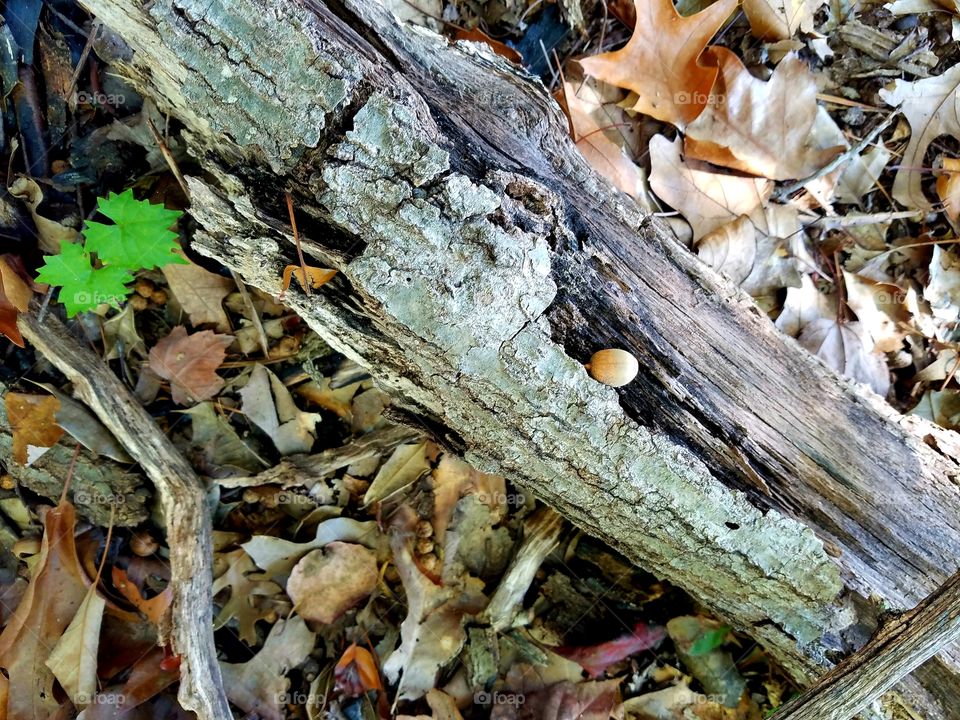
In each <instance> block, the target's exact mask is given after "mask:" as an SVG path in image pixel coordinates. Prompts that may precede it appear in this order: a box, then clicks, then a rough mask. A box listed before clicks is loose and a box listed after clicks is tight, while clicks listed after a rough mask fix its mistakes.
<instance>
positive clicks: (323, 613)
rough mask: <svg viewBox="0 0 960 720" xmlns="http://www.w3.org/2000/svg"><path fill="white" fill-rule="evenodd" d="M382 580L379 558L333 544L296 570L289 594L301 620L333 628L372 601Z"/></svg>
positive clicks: (305, 559) (315, 552)
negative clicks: (379, 570) (362, 603)
mask: <svg viewBox="0 0 960 720" xmlns="http://www.w3.org/2000/svg"><path fill="white" fill-rule="evenodd" d="M378 577H379V573H378V571H377V557H376V556H375V555H374V554H373V553H372V552H370V551H369V550H367V548H365V547H363V545H355V544H353V543H344V542H332V543H330V544H329V545H327V546H326V547H324V548H323V549H319V550H312V551H310V552H309V553H307V554H306V555H305V556H304V557H303V558H302V559H301V560H300V562H298V563H297V564H296V565H295V566H294V568H293V570H292V571H291V572H290V579H289V580H288V581H287V594H288V595H289V596H290V599H291V600H293V602H294V609H295V610H296V612H297V614H298V615H300V617H302V618H304V619H305V620H315V621H317V622H321V623H324V624H329V623H332V622H333V621H335V620H336V619H337V618H339V617H340V616H341V615H343V614H344V613H345V612H346V611H347V610H349V609H350V608H352V607H354V606H355V605H356V604H358V603H359V602H361V601H363V600H364V599H366V598H367V597H369V596H370V593H372V592H373V591H374V590H375V589H376V587H377V579H378Z"/></svg>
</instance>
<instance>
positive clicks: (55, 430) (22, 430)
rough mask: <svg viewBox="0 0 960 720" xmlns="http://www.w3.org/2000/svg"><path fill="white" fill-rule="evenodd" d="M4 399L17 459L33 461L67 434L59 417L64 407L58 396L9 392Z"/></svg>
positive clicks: (14, 454) (22, 462)
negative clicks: (61, 407) (57, 415)
mask: <svg viewBox="0 0 960 720" xmlns="http://www.w3.org/2000/svg"><path fill="white" fill-rule="evenodd" d="M4 402H5V403H6V406H7V416H8V418H9V421H10V427H11V429H12V430H13V460H14V462H17V463H19V464H20V465H29V464H30V463H32V462H33V461H34V460H36V459H37V458H38V457H40V456H41V455H43V453H44V452H46V451H47V450H48V449H49V448H52V447H53V446H54V445H56V444H57V441H59V440H60V438H61V437H63V428H61V427H60V426H59V425H57V419H56V414H57V411H58V410H59V409H60V401H59V400H57V398H55V397H53V396H51V395H27V394H24V393H17V392H8V393H7V394H6V396H4Z"/></svg>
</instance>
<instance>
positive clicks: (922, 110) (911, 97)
mask: <svg viewBox="0 0 960 720" xmlns="http://www.w3.org/2000/svg"><path fill="white" fill-rule="evenodd" d="M958 87H960V65H954V66H953V67H952V68H950V69H949V70H947V71H946V72H945V73H943V74H942V75H937V76H936V77H930V78H923V79H922V80H917V81H916V82H906V81H904V80H897V81H895V82H894V83H893V87H892V88H891V89H889V90H888V89H883V90H881V91H880V98H881V99H882V100H883V101H884V102H885V103H887V104H888V105H891V106H893V107H899V108H900V110H901V111H902V112H903V115H904V117H906V118H907V122H909V123H910V131H911V134H910V142H909V143H908V144H907V149H906V150H905V151H904V152H903V157H902V158H901V160H900V169H899V170H897V176H896V177H895V178H894V181H893V198H894V199H895V200H896V201H897V202H899V203H901V204H903V205H904V206H906V207H908V208H918V209H920V210H929V209H930V208H931V207H932V206H931V203H930V201H929V200H928V199H927V196H926V195H924V193H923V188H922V187H921V184H920V181H921V179H922V178H923V175H924V167H925V165H924V156H925V155H926V153H927V148H928V147H930V143H932V142H933V141H934V140H935V139H936V138H937V137H939V136H940V135H951V136H953V137H954V138H957V139H960V114H958V112H957V104H958V103H960V96H958V94H957V90H958Z"/></svg>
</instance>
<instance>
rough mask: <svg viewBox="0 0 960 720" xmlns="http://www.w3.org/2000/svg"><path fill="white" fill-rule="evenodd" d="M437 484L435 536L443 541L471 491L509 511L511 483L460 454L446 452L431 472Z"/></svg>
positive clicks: (492, 505) (435, 489)
mask: <svg viewBox="0 0 960 720" xmlns="http://www.w3.org/2000/svg"><path fill="white" fill-rule="evenodd" d="M431 481H432V485H433V536H434V538H436V541H437V543H438V544H440V545H443V541H444V538H445V537H446V533H447V527H448V526H449V525H450V520H451V518H452V517H453V510H454V508H455V507H456V505H457V502H458V501H459V500H460V498H461V497H463V496H464V495H465V494H467V493H474V494H476V495H477V497H478V499H479V500H480V502H482V503H484V504H485V505H487V506H488V507H490V508H491V509H493V510H496V511H497V514H498V515H500V516H502V514H503V513H504V512H505V511H506V504H507V485H506V481H505V480H504V478H503V477H502V476H501V475H490V474H487V473H482V472H480V471H479V470H475V469H474V468H473V467H471V466H470V465H469V464H467V463H466V462H464V461H463V460H461V459H460V458H458V457H456V456H454V455H450V454H449V453H444V455H443V457H441V458H440V463H439V465H437V467H435V468H434V469H433V472H432V473H431Z"/></svg>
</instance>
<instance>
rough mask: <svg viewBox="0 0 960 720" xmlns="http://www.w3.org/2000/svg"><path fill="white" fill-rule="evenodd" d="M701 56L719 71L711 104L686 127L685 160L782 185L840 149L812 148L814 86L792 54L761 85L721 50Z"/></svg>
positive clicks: (710, 50) (815, 108)
mask: <svg viewBox="0 0 960 720" xmlns="http://www.w3.org/2000/svg"><path fill="white" fill-rule="evenodd" d="M705 57H707V58H710V59H711V60H712V61H713V62H715V63H717V65H718V66H719V67H720V76H719V77H718V78H717V84H716V85H715V86H714V93H715V94H716V96H717V100H716V102H712V103H710V105H709V106H707V108H706V109H705V110H704V111H703V113H702V114H701V115H700V117H698V118H697V119H696V120H694V121H693V122H692V123H690V124H689V125H688V126H687V128H686V133H685V134H686V142H685V144H684V156H685V157H686V158H688V159H689V158H694V159H697V160H705V161H707V162H711V163H714V164H716V165H722V166H724V167H730V168H734V169H735V170H741V171H743V172H746V173H750V174H753V175H760V176H762V177H766V178H770V179H771V180H787V179H796V178H805V177H807V176H808V175H811V174H812V173H813V172H814V171H816V170H818V169H820V168H821V167H823V166H824V165H826V164H827V163H828V162H829V161H830V160H832V159H833V158H834V157H835V156H836V155H837V154H838V153H839V152H840V151H841V150H842V149H843V148H842V147H835V148H828V149H825V150H824V149H820V148H818V147H816V144H815V142H814V139H815V138H814V136H813V134H812V130H813V126H814V123H815V122H816V120H817V115H818V112H819V107H818V105H817V83H816V81H815V80H814V77H813V73H811V72H810V69H809V68H808V67H807V65H806V63H804V62H803V61H802V60H801V59H800V58H799V56H798V55H797V54H796V53H790V54H789V55H787V56H786V57H785V58H784V59H783V60H781V61H780V64H779V65H777V67H776V69H775V70H774V71H773V75H772V76H771V77H770V79H769V80H767V81H766V82H764V81H763V80H760V79H758V78H756V77H754V76H753V75H752V74H751V73H750V71H749V70H747V68H746V66H745V65H744V64H743V62H742V61H741V60H740V58H738V57H737V56H736V55H735V54H734V53H733V52H731V51H730V50H728V49H726V48H723V47H711V48H708V49H707V53H706V55H705Z"/></svg>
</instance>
